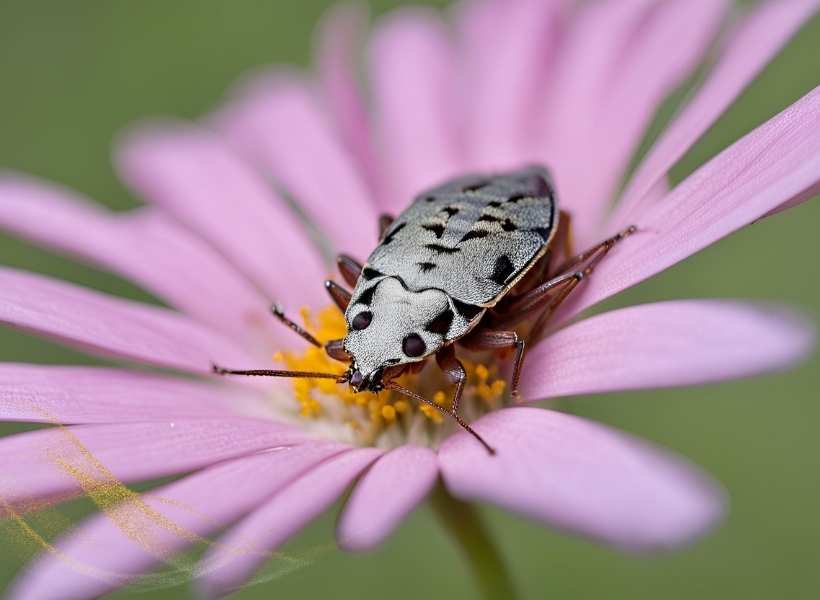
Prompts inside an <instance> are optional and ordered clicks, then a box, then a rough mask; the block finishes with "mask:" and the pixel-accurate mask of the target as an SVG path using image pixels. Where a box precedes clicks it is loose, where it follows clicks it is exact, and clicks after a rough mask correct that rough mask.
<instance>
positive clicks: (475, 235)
mask: <svg viewBox="0 0 820 600" xmlns="http://www.w3.org/2000/svg"><path fill="white" fill-rule="evenodd" d="M488 235H490V232H489V231H486V230H484V229H471V230H470V231H468V232H467V233H465V234H464V235H463V236H462V238H461V240H459V243H461V242H466V241H467V240H474V239H479V238H483V237H487V236H488Z"/></svg>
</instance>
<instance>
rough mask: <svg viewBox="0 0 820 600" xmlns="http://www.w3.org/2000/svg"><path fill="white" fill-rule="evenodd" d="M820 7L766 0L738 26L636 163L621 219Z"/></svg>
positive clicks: (804, 0) (808, 0)
mask: <svg viewBox="0 0 820 600" xmlns="http://www.w3.org/2000/svg"><path fill="white" fill-rule="evenodd" d="M818 5H820V2H818V0H786V1H785V2H767V3H764V4H762V5H761V6H760V7H759V8H757V9H756V10H755V11H753V12H752V13H751V14H750V15H749V16H747V17H746V18H744V19H743V20H742V21H741V22H740V23H739V24H738V26H737V27H736V28H735V31H734V32H733V34H732V35H731V37H730V38H729V40H728V42H727V44H726V46H725V49H724V51H723V53H722V56H721V57H720V59H719V60H718V63H717V65H715V67H714V69H712V71H711V73H710V74H709V78H708V79H707V80H706V82H705V83H704V84H703V86H702V87H701V88H700V89H699V90H698V92H697V95H695V97H694V98H693V99H692V100H691V101H690V102H689V103H688V104H687V105H686V107H685V108H684V109H683V111H682V112H681V114H680V115H679V116H678V117H677V118H676V119H675V120H674V121H673V122H672V123H671V124H670V125H669V127H668V128H667V129H666V130H665V131H664V133H663V134H662V135H661V137H660V139H659V140H658V141H657V143H656V144H655V145H654V146H653V148H652V149H651V150H650V151H649V154H648V155H647V157H646V158H645V159H644V161H643V162H642V163H641V165H640V167H638V170H637V171H636V172H635V175H634V176H633V177H632V180H631V181H630V183H629V185H628V186H627V188H626V191H625V192H624V194H623V197H622V200H621V204H620V205H619V206H618V208H617V216H616V217H615V220H616V221H617V222H618V223H624V222H625V221H626V220H627V219H629V218H630V217H634V216H635V215H637V213H636V212H635V210H636V208H637V204H638V203H639V202H641V200H642V199H643V198H644V196H645V194H646V192H647V191H648V190H649V189H650V188H651V187H652V186H653V185H654V184H655V183H656V182H657V181H658V179H659V178H660V177H662V176H663V175H665V174H666V173H667V172H668V171H669V169H671V168H672V166H673V165H674V164H675V163H676V162H677V161H678V160H679V159H680V158H681V157H682V156H683V155H684V154H685V153H686V151H687V150H688V149H689V148H690V147H691V146H692V145H693V144H694V143H695V142H696V141H697V140H698V139H699V138H700V137H701V136H702V135H703V134H704V133H705V132H706V130H707V129H709V127H711V126H712V124H713V123H714V122H715V121H716V120H717V119H718V118H719V117H720V115H721V114H722V113H723V112H724V111H725V110H726V109H727V108H728V107H729V105H730V104H731V103H732V102H733V101H734V100H735V99H736V98H737V96H738V95H739V94H740V93H741V92H742V91H743V90H744V89H745V88H746V86H747V85H749V83H751V82H752V81H753V80H754V79H755V77H757V75H758V74H759V73H760V72H761V71H762V70H763V68H764V67H765V66H766V65H767V64H768V63H769V61H771V60H772V58H774V56H775V55H776V54H777V53H778V52H780V50H781V49H782V48H783V46H784V45H785V44H786V43H787V42H788V41H789V39H790V38H791V37H792V36H793V35H794V33H795V32H796V31H797V30H798V29H799V28H800V27H801V26H802V25H803V24H804V23H805V22H806V21H807V20H808V19H809V18H810V17H811V16H812V15H813V14H814V13H815V12H816V11H817V8H818Z"/></svg>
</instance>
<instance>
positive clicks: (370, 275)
mask: <svg viewBox="0 0 820 600" xmlns="http://www.w3.org/2000/svg"><path fill="white" fill-rule="evenodd" d="M382 275H384V273H381V272H380V271H377V270H376V269H373V268H371V267H365V268H364V269H362V277H364V278H365V279H367V280H368V281H370V280H371V279H374V278H375V277H381V276H382Z"/></svg>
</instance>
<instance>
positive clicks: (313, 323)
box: [273, 306, 506, 445]
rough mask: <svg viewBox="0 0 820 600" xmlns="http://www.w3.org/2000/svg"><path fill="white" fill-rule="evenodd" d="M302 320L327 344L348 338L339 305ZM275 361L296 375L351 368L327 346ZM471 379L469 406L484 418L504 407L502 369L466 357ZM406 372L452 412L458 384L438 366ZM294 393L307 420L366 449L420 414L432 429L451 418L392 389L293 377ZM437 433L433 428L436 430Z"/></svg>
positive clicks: (413, 385) (405, 381) (412, 383)
mask: <svg viewBox="0 0 820 600" xmlns="http://www.w3.org/2000/svg"><path fill="white" fill-rule="evenodd" d="M299 312H300V316H301V318H302V321H303V323H304V327H305V329H307V330H308V331H309V332H310V333H311V334H312V335H313V336H314V337H315V338H316V339H317V340H319V342H321V343H322V344H324V343H327V342H328V341H330V340H337V339H341V338H343V337H344V336H345V335H346V334H347V325H346V323H345V320H344V315H343V314H342V313H341V312H340V311H339V310H338V308H336V307H335V306H330V307H327V308H324V309H322V310H320V311H318V312H317V313H316V314H312V313H311V311H310V310H309V309H307V308H302V309H301V310H300V311H299ZM273 360H274V361H275V362H276V363H278V364H280V365H282V366H284V368H287V369H289V370H292V371H316V372H321V373H339V374H341V373H342V372H343V371H344V369H345V368H346V365H344V364H343V363H339V362H338V361H335V360H333V359H332V358H330V357H329V356H328V355H327V353H326V352H325V351H324V350H323V349H321V348H315V347H313V346H311V347H308V348H306V349H305V350H303V351H302V352H301V353H296V352H276V353H275V354H274V355H273ZM461 361H462V363H463V364H464V370H465V372H466V374H467V379H466V381H465V386H464V396H463V397H462V403H463V404H462V405H463V406H474V407H476V409H478V411H479V412H478V413H475V409H473V414H481V413H483V412H486V411H487V410H489V409H493V408H498V407H499V406H501V404H502V399H503V395H504V392H505V390H506V384H505V382H504V380H503V379H499V378H498V375H497V373H498V369H497V367H496V365H494V364H492V363H491V364H489V365H485V364H482V363H479V362H475V361H473V360H471V359H470V358H468V357H462V358H461ZM416 371H418V372H415V373H405V374H403V375H401V376H400V377H399V378H398V379H397V380H396V381H397V383H399V384H400V385H402V386H403V387H406V388H408V389H411V390H413V391H415V392H417V393H419V394H421V395H422V396H425V397H427V398H430V399H431V400H432V401H433V402H434V403H435V404H436V406H440V407H441V408H442V409H444V410H448V409H449V407H450V406H451V402H452V396H453V393H454V391H455V386H452V385H451V384H450V383H448V382H447V381H445V380H444V378H443V376H442V375H441V374H440V373H439V372H438V371H437V370H436V369H435V365H433V367H430V368H427V367H425V368H424V369H423V370H422V369H417V370H416ZM292 384H293V395H294V398H295V404H296V411H297V413H298V415H299V416H300V417H302V418H304V419H308V420H317V419H321V420H323V421H325V420H330V421H335V422H337V423H339V425H340V426H342V427H344V428H345V429H347V430H349V431H350V432H351V433H352V434H353V437H354V439H356V440H357V442H358V443H360V444H362V445H369V444H373V443H375V442H376V440H377V438H378V436H379V435H380V434H381V433H382V432H383V431H384V430H385V429H386V428H388V427H390V428H396V427H399V428H404V429H407V428H409V427H411V424H412V423H413V422H414V417H415V415H419V414H420V415H422V416H423V419H422V421H423V422H425V423H427V424H428V425H427V426H426V427H433V428H436V427H437V426H438V425H441V424H442V423H445V422H447V421H449V420H451V419H448V417H447V416H446V415H444V414H442V412H441V411H440V410H437V409H436V408H435V407H433V406H431V405H429V404H420V405H417V404H416V403H415V402H413V401H410V400H408V399H407V398H406V397H405V396H402V395H400V394H398V393H397V392H394V391H392V390H383V391H381V392H379V393H378V394H375V393H373V392H360V393H356V392H354V391H353V389H352V388H351V387H350V386H349V385H348V384H344V383H343V384H337V383H336V382H335V381H333V380H332V379H293V380H292ZM431 431H432V430H431Z"/></svg>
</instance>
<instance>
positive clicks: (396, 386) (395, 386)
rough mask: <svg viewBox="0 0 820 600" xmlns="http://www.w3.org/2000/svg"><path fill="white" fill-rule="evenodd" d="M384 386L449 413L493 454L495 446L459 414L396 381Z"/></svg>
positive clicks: (446, 413)
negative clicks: (485, 439)
mask: <svg viewBox="0 0 820 600" xmlns="http://www.w3.org/2000/svg"><path fill="white" fill-rule="evenodd" d="M384 387H385V389H388V390H393V391H394V392H398V393H399V394H402V395H404V396H407V397H408V398H412V399H413V400H415V401H416V402H424V403H425V404H429V405H430V406H432V407H433V408H435V409H436V410H438V411H439V412H442V413H444V414H445V415H450V416H451V417H453V418H454V419H455V420H456V423H458V424H459V425H461V426H462V427H463V428H464V429H465V430H466V431H467V432H468V433H469V434H470V435H472V436H473V437H474V438H475V439H477V440H478V441H479V443H480V444H481V445H482V446H484V449H485V450H487V452H489V453H490V454H491V455H495V448H493V447H492V446H490V445H489V444H488V443H487V442H486V441H484V438H483V437H481V436H480V435H479V434H478V432H477V431H476V430H475V429H473V428H472V427H470V426H469V425H468V424H467V423H465V422H464V419H462V418H461V416H459V414H458V413H456V412H451V411H449V410H447V409H445V408H444V407H442V406H439V405H438V404H436V403H435V402H433V401H432V400H428V399H427V398H425V397H424V396H421V395H419V394H417V393H416V392H413V391H411V390H408V389H407V388H404V387H402V386H400V385H399V384H397V383H393V382H392V381H388V382H386V383H385V384H384Z"/></svg>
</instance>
